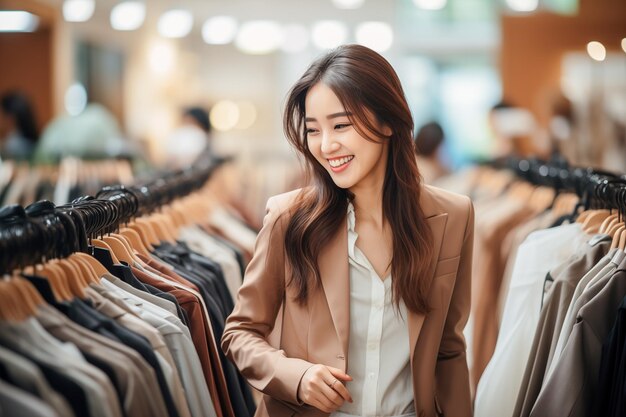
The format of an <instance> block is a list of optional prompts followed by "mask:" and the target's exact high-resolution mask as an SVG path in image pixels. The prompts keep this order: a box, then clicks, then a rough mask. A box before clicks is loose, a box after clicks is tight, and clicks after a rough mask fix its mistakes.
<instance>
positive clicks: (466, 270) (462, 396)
mask: <svg viewBox="0 0 626 417" xmlns="http://www.w3.org/2000/svg"><path fill="white" fill-rule="evenodd" d="M466 202H467V206H466V207H467V208H466V209H465V210H464V212H465V213H466V215H467V223H466V226H465V233H464V237H463V245H462V248H461V255H460V259H459V268H458V270H457V276H456V281H455V284H454V290H453V292H452V298H451V300H450V306H449V308H448V314H447V317H446V322H445V325H444V329H443V336H442V339H441V344H440V346H439V353H438V356H437V367H436V403H437V404H436V405H437V407H438V408H439V410H438V411H439V412H440V413H441V412H443V414H445V415H446V416H455V417H464V416H471V415H472V404H471V397H470V383H469V371H468V368H467V359H466V353H465V350H466V345H465V337H464V336H463V329H464V328H465V325H466V324H467V320H468V318H469V313H470V296H471V275H472V251H473V241H474V207H473V205H472V202H471V200H470V199H469V198H467V199H466Z"/></svg>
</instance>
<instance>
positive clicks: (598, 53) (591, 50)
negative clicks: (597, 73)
mask: <svg viewBox="0 0 626 417" xmlns="http://www.w3.org/2000/svg"><path fill="white" fill-rule="evenodd" d="M587 53H588V54H589V56H590V57H591V58H592V59H594V60H596V61H604V59H605V58H606V48H605V47H604V45H602V44H601V43H600V42H597V41H593V42H589V43H588V44H587Z"/></svg>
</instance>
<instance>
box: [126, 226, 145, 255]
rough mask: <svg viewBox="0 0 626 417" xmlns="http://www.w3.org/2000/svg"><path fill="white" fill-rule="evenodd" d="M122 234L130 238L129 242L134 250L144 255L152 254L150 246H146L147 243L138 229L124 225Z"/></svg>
mask: <svg viewBox="0 0 626 417" xmlns="http://www.w3.org/2000/svg"><path fill="white" fill-rule="evenodd" d="M120 234H121V235H122V236H125V237H126V239H128V242H129V243H130V245H131V247H132V248H133V249H134V250H136V251H137V252H139V253H140V254H142V255H143V256H150V252H149V251H148V248H146V245H144V243H143V240H141V236H140V235H139V233H138V232H137V231H136V230H134V229H131V228H130V227H124V228H123V229H121V230H120Z"/></svg>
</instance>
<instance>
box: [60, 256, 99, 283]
mask: <svg viewBox="0 0 626 417" xmlns="http://www.w3.org/2000/svg"><path fill="white" fill-rule="evenodd" d="M74 255H75V254H72V255H71V256H70V257H69V258H67V260H68V261H69V262H72V263H74V265H76V266H77V267H78V269H79V272H80V275H81V277H82V278H83V280H84V281H85V284H86V285H87V286H89V284H99V283H100V277H99V276H98V274H97V273H96V271H95V270H94V269H93V268H92V267H91V265H90V264H89V263H88V262H87V261H86V260H85V259H84V258H82V257H80V256H74Z"/></svg>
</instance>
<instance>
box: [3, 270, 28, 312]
mask: <svg viewBox="0 0 626 417" xmlns="http://www.w3.org/2000/svg"><path fill="white" fill-rule="evenodd" d="M0 302H1V303H2V304H0V318H1V319H2V320H4V321H13V322H15V321H22V320H24V319H25V318H26V314H25V313H24V307H23V305H22V304H21V303H20V302H19V300H18V299H17V297H16V296H15V294H14V290H13V289H12V287H11V285H10V284H9V281H8V280H2V281H0Z"/></svg>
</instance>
